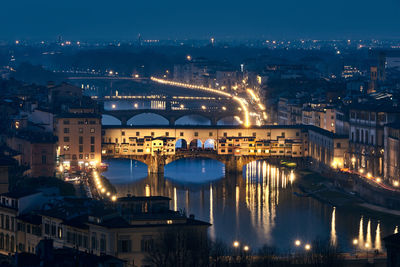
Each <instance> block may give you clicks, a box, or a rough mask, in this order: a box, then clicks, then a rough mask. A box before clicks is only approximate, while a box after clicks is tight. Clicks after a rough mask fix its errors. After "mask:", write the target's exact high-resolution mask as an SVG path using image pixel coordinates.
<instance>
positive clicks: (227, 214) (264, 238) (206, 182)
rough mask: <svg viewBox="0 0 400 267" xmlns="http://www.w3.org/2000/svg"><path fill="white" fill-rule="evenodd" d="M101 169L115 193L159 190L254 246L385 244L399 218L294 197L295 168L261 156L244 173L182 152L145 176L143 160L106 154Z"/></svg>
mask: <svg viewBox="0 0 400 267" xmlns="http://www.w3.org/2000/svg"><path fill="white" fill-rule="evenodd" d="M108 163H109V169H108V171H107V172H105V173H104V175H105V176H106V177H107V178H108V179H109V180H110V182H111V183H112V184H114V185H115V187H116V189H117V191H118V195H119V196H125V195H127V194H131V195H137V196H142V195H147V196H149V195H154V196H155V195H162V196H167V197H170V198H171V204H170V207H171V209H174V210H178V211H179V210H183V211H185V212H186V213H187V214H188V215H189V214H194V215H195V216H196V218H197V219H200V220H204V221H208V222H210V223H211V224H212V226H211V227H210V229H209V235H210V237H211V238H213V239H221V240H223V241H225V242H227V243H228V244H231V243H232V242H233V241H234V240H239V241H240V242H242V244H248V245H249V246H251V247H252V248H259V247H261V246H262V245H264V244H268V245H270V246H275V247H278V248H279V249H281V250H288V249H294V247H295V246H294V241H295V240H297V239H298V240H301V241H302V242H303V243H305V242H312V241H313V240H317V239H318V240H329V241H330V242H332V243H335V244H338V245H339V246H340V247H341V248H342V249H343V250H346V251H353V250H355V248H356V246H354V245H353V244H352V242H353V240H354V239H357V240H358V243H359V245H358V246H357V250H358V251H359V250H360V249H361V248H362V249H364V248H365V244H366V243H368V244H370V249H371V250H372V249H379V250H381V249H383V248H384V244H383V243H382V242H381V238H382V237H384V236H385V235H388V234H391V233H393V232H394V230H395V228H396V223H398V224H400V220H399V219H398V218H395V217H392V216H385V215H384V216H382V215H379V214H375V213H374V212H368V211H365V210H364V211H361V210H358V209H355V208H352V209H347V208H343V207H337V208H334V207H332V206H330V205H328V204H325V203H322V202H320V201H318V200H316V199H313V198H311V197H303V196H301V195H300V196H299V194H294V192H300V190H299V189H298V188H297V186H296V180H297V179H301V177H297V175H296V172H292V171H290V170H288V169H286V170H285V169H281V168H277V167H275V166H271V165H269V164H268V163H267V162H265V161H257V162H253V163H250V164H248V165H247V166H246V167H245V168H244V170H243V175H241V176H229V175H227V176H225V175H224V165H223V164H222V163H219V162H218V161H214V160H210V159H181V160H178V161H176V162H173V163H171V164H169V165H167V166H166V167H165V177H164V178H163V177H160V178H157V177H149V176H148V175H147V167H146V165H144V164H143V163H140V162H136V161H131V160H110V161H109V162H108Z"/></svg>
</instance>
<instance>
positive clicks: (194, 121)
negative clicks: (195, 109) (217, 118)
mask: <svg viewBox="0 0 400 267" xmlns="http://www.w3.org/2000/svg"><path fill="white" fill-rule="evenodd" d="M211 124H212V123H211V119H210V118H208V117H207V116H204V115H199V114H196V113H193V114H185V115H182V116H178V117H176V118H175V125H211Z"/></svg>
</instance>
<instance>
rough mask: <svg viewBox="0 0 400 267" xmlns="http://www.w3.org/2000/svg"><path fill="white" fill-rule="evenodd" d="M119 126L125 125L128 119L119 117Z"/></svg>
mask: <svg viewBox="0 0 400 267" xmlns="http://www.w3.org/2000/svg"><path fill="white" fill-rule="evenodd" d="M120 120H121V126H126V125H127V124H128V119H127V118H125V117H122V118H121V119H120Z"/></svg>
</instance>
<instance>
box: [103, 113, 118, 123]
mask: <svg viewBox="0 0 400 267" xmlns="http://www.w3.org/2000/svg"><path fill="white" fill-rule="evenodd" d="M101 124H102V125H122V122H121V120H120V119H118V118H117V117H114V116H112V115H108V114H103V115H102V116H101Z"/></svg>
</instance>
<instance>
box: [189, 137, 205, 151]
mask: <svg viewBox="0 0 400 267" xmlns="http://www.w3.org/2000/svg"><path fill="white" fill-rule="evenodd" d="M199 148H203V142H202V141H201V140H200V139H193V140H192V141H190V143H189V149H199Z"/></svg>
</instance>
